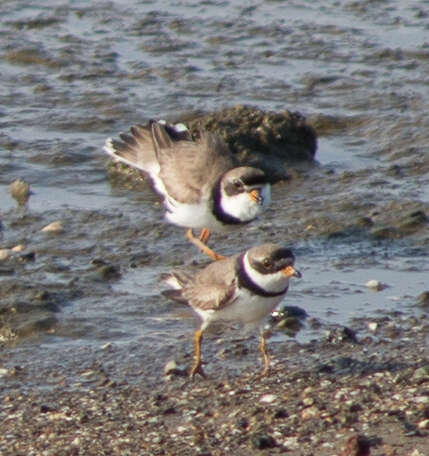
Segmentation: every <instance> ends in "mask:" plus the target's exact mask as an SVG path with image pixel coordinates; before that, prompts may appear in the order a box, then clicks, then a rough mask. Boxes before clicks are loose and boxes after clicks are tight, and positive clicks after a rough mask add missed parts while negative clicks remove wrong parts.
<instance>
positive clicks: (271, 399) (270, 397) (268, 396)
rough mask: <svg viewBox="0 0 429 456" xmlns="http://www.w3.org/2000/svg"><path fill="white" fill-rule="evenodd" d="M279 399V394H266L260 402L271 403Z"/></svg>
mask: <svg viewBox="0 0 429 456" xmlns="http://www.w3.org/2000/svg"><path fill="white" fill-rule="evenodd" d="M276 400H277V396H276V395H275V394H264V395H263V396H262V397H261V399H259V402H263V403H265V404H271V403H273V402H275V401H276Z"/></svg>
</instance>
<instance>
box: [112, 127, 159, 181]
mask: <svg viewBox="0 0 429 456" xmlns="http://www.w3.org/2000/svg"><path fill="white" fill-rule="evenodd" d="M119 138H120V139H112V138H109V139H107V141H106V144H105V146H104V150H105V152H107V153H108V154H109V155H110V156H111V157H112V158H113V159H115V160H118V161H120V162H122V163H125V164H126V165H129V166H131V167H133V168H137V169H140V170H141V171H145V172H147V173H149V174H151V173H152V172H154V170H155V172H156V171H157V169H156V168H157V167H158V161H157V158H156V154H155V147H154V143H153V139H152V128H151V126H150V124H149V125H134V126H133V127H131V129H130V132H129V133H121V134H120V135H119ZM158 170H159V168H158Z"/></svg>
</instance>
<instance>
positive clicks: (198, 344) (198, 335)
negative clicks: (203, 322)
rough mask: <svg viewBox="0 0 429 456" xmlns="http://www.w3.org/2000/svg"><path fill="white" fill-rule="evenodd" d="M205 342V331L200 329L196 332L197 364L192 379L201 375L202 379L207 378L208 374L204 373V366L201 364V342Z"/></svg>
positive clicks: (193, 367) (191, 375) (192, 372)
mask: <svg viewBox="0 0 429 456" xmlns="http://www.w3.org/2000/svg"><path fill="white" fill-rule="evenodd" d="M202 341H203V330H202V329H199V330H198V331H196V332H195V362H194V365H193V366H192V369H191V373H190V375H189V376H190V377H191V379H194V377H195V375H196V374H200V375H201V377H204V378H205V377H206V374H205V373H204V371H203V366H202V363H201V342H202Z"/></svg>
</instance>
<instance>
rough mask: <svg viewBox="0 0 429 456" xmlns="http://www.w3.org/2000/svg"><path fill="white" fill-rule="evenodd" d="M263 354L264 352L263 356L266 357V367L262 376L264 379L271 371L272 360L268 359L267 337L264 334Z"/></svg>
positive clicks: (262, 342)
mask: <svg viewBox="0 0 429 456" xmlns="http://www.w3.org/2000/svg"><path fill="white" fill-rule="evenodd" d="M261 352H262V356H263V357H264V363H265V367H264V370H263V371H262V374H261V376H262V377H264V376H265V375H267V374H268V371H269V369H270V358H269V357H268V353H267V341H266V339H265V335H264V334H263V333H262V334H261Z"/></svg>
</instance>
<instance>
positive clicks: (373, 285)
mask: <svg viewBox="0 0 429 456" xmlns="http://www.w3.org/2000/svg"><path fill="white" fill-rule="evenodd" d="M365 285H366V286H367V288H369V289H370V290H373V291H381V290H384V289H385V288H386V286H387V285H386V284H384V283H382V282H380V281H379V280H375V279H372V280H368V282H367V283H366V284H365Z"/></svg>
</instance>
